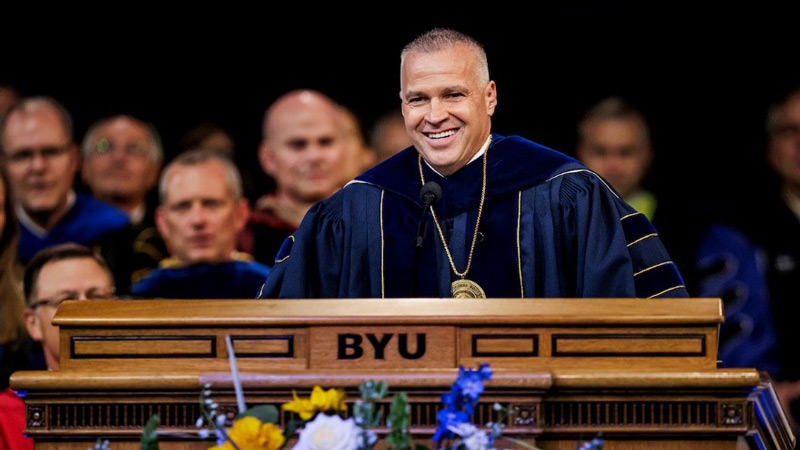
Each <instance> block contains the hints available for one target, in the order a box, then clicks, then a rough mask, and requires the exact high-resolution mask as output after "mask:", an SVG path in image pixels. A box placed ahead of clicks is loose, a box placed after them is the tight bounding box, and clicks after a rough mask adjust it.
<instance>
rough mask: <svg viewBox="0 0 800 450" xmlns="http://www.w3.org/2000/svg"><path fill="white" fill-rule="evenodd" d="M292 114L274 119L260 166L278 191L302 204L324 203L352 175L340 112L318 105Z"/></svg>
mask: <svg viewBox="0 0 800 450" xmlns="http://www.w3.org/2000/svg"><path fill="white" fill-rule="evenodd" d="M292 112H293V113H292V114H288V113H286V114H279V113H276V114H274V115H273V117H271V119H270V120H271V123H270V126H269V130H270V132H269V136H268V138H267V140H265V141H263V142H262V144H261V149H260V150H259V159H260V161H261V165H262V167H263V168H264V171H265V172H266V173H267V175H269V176H271V177H272V178H273V179H274V180H275V184H276V186H277V190H278V191H279V192H283V193H285V194H287V195H288V196H289V197H290V198H292V199H294V200H296V201H298V202H302V203H309V202H317V201H320V200H324V199H326V198H328V197H329V196H331V195H332V194H333V193H334V192H336V191H337V190H338V189H339V188H341V187H342V186H343V185H344V184H345V183H347V182H348V181H349V179H350V178H349V176H350V175H351V171H350V164H349V161H348V152H347V146H346V142H345V138H344V136H343V133H342V129H341V127H340V126H339V125H338V123H337V118H336V114H338V112H337V111H336V110H335V109H333V108H331V107H329V106H327V105H318V104H317V103H314V104H313V105H309V106H307V107H304V108H302V109H297V110H294V111H292Z"/></svg>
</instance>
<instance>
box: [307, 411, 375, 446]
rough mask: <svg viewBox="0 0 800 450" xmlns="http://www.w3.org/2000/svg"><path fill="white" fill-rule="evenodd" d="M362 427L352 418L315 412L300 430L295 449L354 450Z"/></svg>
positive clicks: (359, 438)
mask: <svg viewBox="0 0 800 450" xmlns="http://www.w3.org/2000/svg"><path fill="white" fill-rule="evenodd" d="M361 432H362V429H361V428H359V426H358V425H356V423H355V422H354V421H353V419H352V418H350V419H347V420H343V419H342V418H341V417H339V416H328V415H326V414H317V417H316V418H314V420H312V421H311V422H308V423H306V424H305V426H304V427H303V429H302V430H300V438H299V439H298V440H297V445H295V446H294V449H295V450H356V449H357V448H358V446H359V444H360V443H361Z"/></svg>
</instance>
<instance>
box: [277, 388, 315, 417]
mask: <svg viewBox="0 0 800 450" xmlns="http://www.w3.org/2000/svg"><path fill="white" fill-rule="evenodd" d="M292 397H294V400H292V401H290V402H287V403H284V404H283V409H284V410H286V411H292V412H296V413H297V414H299V415H300V418H301V419H303V420H309V419H311V418H312V417H314V414H316V413H317V410H316V409H314V406H313V405H312V404H311V399H305V398H300V397H298V396H297V392H295V391H294V389H292Z"/></svg>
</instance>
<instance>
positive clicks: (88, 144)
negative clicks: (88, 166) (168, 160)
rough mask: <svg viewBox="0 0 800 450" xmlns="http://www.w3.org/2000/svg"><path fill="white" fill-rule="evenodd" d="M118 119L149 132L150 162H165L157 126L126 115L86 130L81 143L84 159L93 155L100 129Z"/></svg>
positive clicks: (102, 121)
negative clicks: (128, 121) (93, 147)
mask: <svg viewBox="0 0 800 450" xmlns="http://www.w3.org/2000/svg"><path fill="white" fill-rule="evenodd" d="M117 119H127V120H130V121H131V122H133V123H135V124H137V125H139V126H141V127H142V128H144V129H145V131H146V132H147V140H148V141H149V143H150V161H152V162H155V163H160V162H161V161H163V160H164V148H163V146H162V145H161V136H160V135H159V134H158V130H156V127H155V125H153V124H152V123H149V122H145V121H143V120H139V119H137V118H136V117H133V116H128V115H125V114H119V115H116V116H110V117H106V118H104V119H100V120H98V121H96V122H95V123H93V124H92V125H91V126H90V127H89V129H88V130H86V134H85V135H84V137H83V142H82V143H81V153H82V154H83V157H84V158H88V157H89V156H90V155H91V152H92V146H93V144H94V143H95V137H96V135H97V131H98V130H99V129H100V127H102V126H103V125H105V124H107V123H109V122H111V121H113V120H117Z"/></svg>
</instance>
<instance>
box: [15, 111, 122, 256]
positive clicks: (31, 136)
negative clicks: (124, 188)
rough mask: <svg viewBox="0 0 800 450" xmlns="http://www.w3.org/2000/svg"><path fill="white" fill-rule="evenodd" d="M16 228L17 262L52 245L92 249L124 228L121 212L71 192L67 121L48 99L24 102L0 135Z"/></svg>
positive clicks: (73, 168) (74, 153) (72, 160)
mask: <svg viewBox="0 0 800 450" xmlns="http://www.w3.org/2000/svg"><path fill="white" fill-rule="evenodd" d="M0 136H2V140H1V141H0V147H2V151H3V156H4V159H5V164H6V168H7V169H8V175H9V180H10V181H11V184H12V187H13V191H14V197H15V201H16V204H17V214H18V220H19V224H20V235H19V258H20V260H21V261H22V262H23V263H27V262H28V261H29V260H30V259H31V258H32V257H33V255H34V254H36V253H37V252H38V251H40V250H42V249H45V248H47V247H50V246H52V245H56V244H61V243H65V242H76V243H78V244H82V245H92V244H94V243H95V242H97V241H98V240H99V239H101V238H102V237H103V236H105V235H107V234H108V233H110V232H113V231H116V230H119V229H121V228H123V227H125V226H127V225H128V223H129V221H128V218H127V217H126V216H125V214H123V213H122V211H120V210H118V209H116V208H114V207H112V206H111V205H108V204H106V203H103V202H100V201H97V200H95V199H93V198H91V197H90V196H88V195H82V194H76V193H75V191H74V190H73V189H72V183H73V181H74V179H75V173H76V172H77V171H78V166H79V164H80V155H79V153H78V146H77V144H75V141H74V139H73V133H72V118H71V117H70V114H69V112H67V110H66V109H65V108H64V106H62V105H61V104H60V103H59V102H58V101H56V100H55V99H53V98H50V97H30V98H26V99H23V100H22V101H20V103H18V104H17V105H16V106H15V107H14V108H12V109H11V110H10V111H9V113H8V116H6V119H5V122H3V124H2V130H0Z"/></svg>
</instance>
